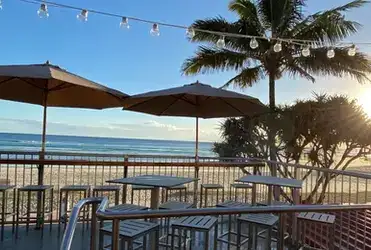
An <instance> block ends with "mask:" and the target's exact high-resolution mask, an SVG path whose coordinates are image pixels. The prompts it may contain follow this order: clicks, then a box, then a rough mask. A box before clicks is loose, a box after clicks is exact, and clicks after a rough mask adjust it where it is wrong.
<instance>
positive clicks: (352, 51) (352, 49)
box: [348, 44, 357, 56]
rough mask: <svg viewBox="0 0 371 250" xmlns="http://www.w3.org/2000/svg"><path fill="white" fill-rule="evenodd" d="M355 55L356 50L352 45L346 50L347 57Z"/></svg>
mask: <svg viewBox="0 0 371 250" xmlns="http://www.w3.org/2000/svg"><path fill="white" fill-rule="evenodd" d="M356 53H357V48H356V46H355V45H354V44H353V46H352V47H350V48H349V49H348V56H355V55H356Z"/></svg>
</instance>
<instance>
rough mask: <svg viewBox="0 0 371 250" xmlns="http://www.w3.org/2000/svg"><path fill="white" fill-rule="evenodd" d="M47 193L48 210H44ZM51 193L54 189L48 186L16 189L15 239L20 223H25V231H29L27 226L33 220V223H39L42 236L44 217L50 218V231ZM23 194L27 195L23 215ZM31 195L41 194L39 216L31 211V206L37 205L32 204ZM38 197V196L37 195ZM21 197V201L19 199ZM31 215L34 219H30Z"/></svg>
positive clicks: (30, 186) (51, 218) (51, 216)
mask: <svg viewBox="0 0 371 250" xmlns="http://www.w3.org/2000/svg"><path fill="white" fill-rule="evenodd" d="M48 191H49V198H50V201H49V210H47V209H46V207H45V206H46V203H45V200H46V195H47V192H48ZM53 192H54V188H53V186H50V185H29V186H25V187H22V188H19V189H18V194H17V226H16V237H18V228H19V223H20V222H24V221H25V222H26V231H27V232H28V230H29V225H30V222H31V219H34V221H33V222H36V223H40V226H41V229H42V234H41V236H43V235H44V222H45V217H47V216H49V217H50V229H49V230H50V231H51V230H52V223H53ZM24 193H27V206H26V213H23V195H24ZM32 193H36V195H37V194H39V193H40V194H41V201H40V202H41V206H40V214H37V211H35V210H32V205H33V204H35V203H37V201H35V202H34V203H32V201H31V198H32ZM37 196H38V195H37ZM21 197H22V199H21ZM20 200H22V204H21V203H20ZM21 207H22V211H20V208H21ZM32 214H36V216H35V217H31V215H32Z"/></svg>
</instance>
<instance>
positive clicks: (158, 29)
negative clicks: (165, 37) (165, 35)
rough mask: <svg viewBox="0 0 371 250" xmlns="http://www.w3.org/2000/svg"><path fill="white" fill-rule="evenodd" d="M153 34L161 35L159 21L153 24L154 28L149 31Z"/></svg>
mask: <svg viewBox="0 0 371 250" xmlns="http://www.w3.org/2000/svg"><path fill="white" fill-rule="evenodd" d="M149 33H150V34H151V35H152V36H159V35H160V28H159V27H158V24H157V23H154V24H153V25H152V29H151V31H150V32H149Z"/></svg>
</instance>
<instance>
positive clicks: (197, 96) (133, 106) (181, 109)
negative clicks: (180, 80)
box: [123, 82, 267, 158]
mask: <svg viewBox="0 0 371 250" xmlns="http://www.w3.org/2000/svg"><path fill="white" fill-rule="evenodd" d="M123 105H124V110H132V111H137V112H142V113H147V114H153V115H158V116H185V117H196V158H197V157H198V118H221V117H239V116H255V115H259V114H261V113H263V112H265V111H267V109H266V106H265V105H264V104H262V103H261V102H260V101H259V99H257V98H254V97H251V96H248V95H243V94H239V93H236V92H232V91H228V90H224V89H220V88H214V87H211V86H210V85H206V84H201V83H199V82H196V83H193V84H188V85H184V86H182V87H177V88H170V89H164V90H159V91H153V92H148V93H144V94H139V95H134V96H131V97H129V98H126V99H125V100H124V101H123Z"/></svg>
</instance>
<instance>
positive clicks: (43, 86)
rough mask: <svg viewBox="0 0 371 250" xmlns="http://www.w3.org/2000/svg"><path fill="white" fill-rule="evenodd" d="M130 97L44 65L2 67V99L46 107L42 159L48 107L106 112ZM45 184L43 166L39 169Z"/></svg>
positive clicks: (0, 69) (0, 71)
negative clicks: (105, 109) (106, 109)
mask: <svg viewBox="0 0 371 250" xmlns="http://www.w3.org/2000/svg"><path fill="white" fill-rule="evenodd" d="M127 96H128V95H126V94H124V93H121V92H120V91H117V90H114V89H110V88H107V87H105V86H103V85H100V84H98V83H95V82H93V81H90V80H87V79H85V78H83V77H81V76H78V75H75V74H73V73H70V72H68V71H66V70H64V69H62V68H60V67H58V66H55V65H51V64H49V62H46V63H45V64H33V65H0V99H4V100H10V101H16V102H25V103H31V104H37V105H41V106H43V107H44V117H43V128H42V147H41V152H42V154H41V155H42V156H43V155H44V152H45V135H46V117H47V107H66V108H87V109H104V108H113V107H122V99H123V98H125V97H127ZM38 177H39V180H38V182H39V184H40V185H41V184H42V183H43V178H42V177H43V166H40V168H39V176H38Z"/></svg>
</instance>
